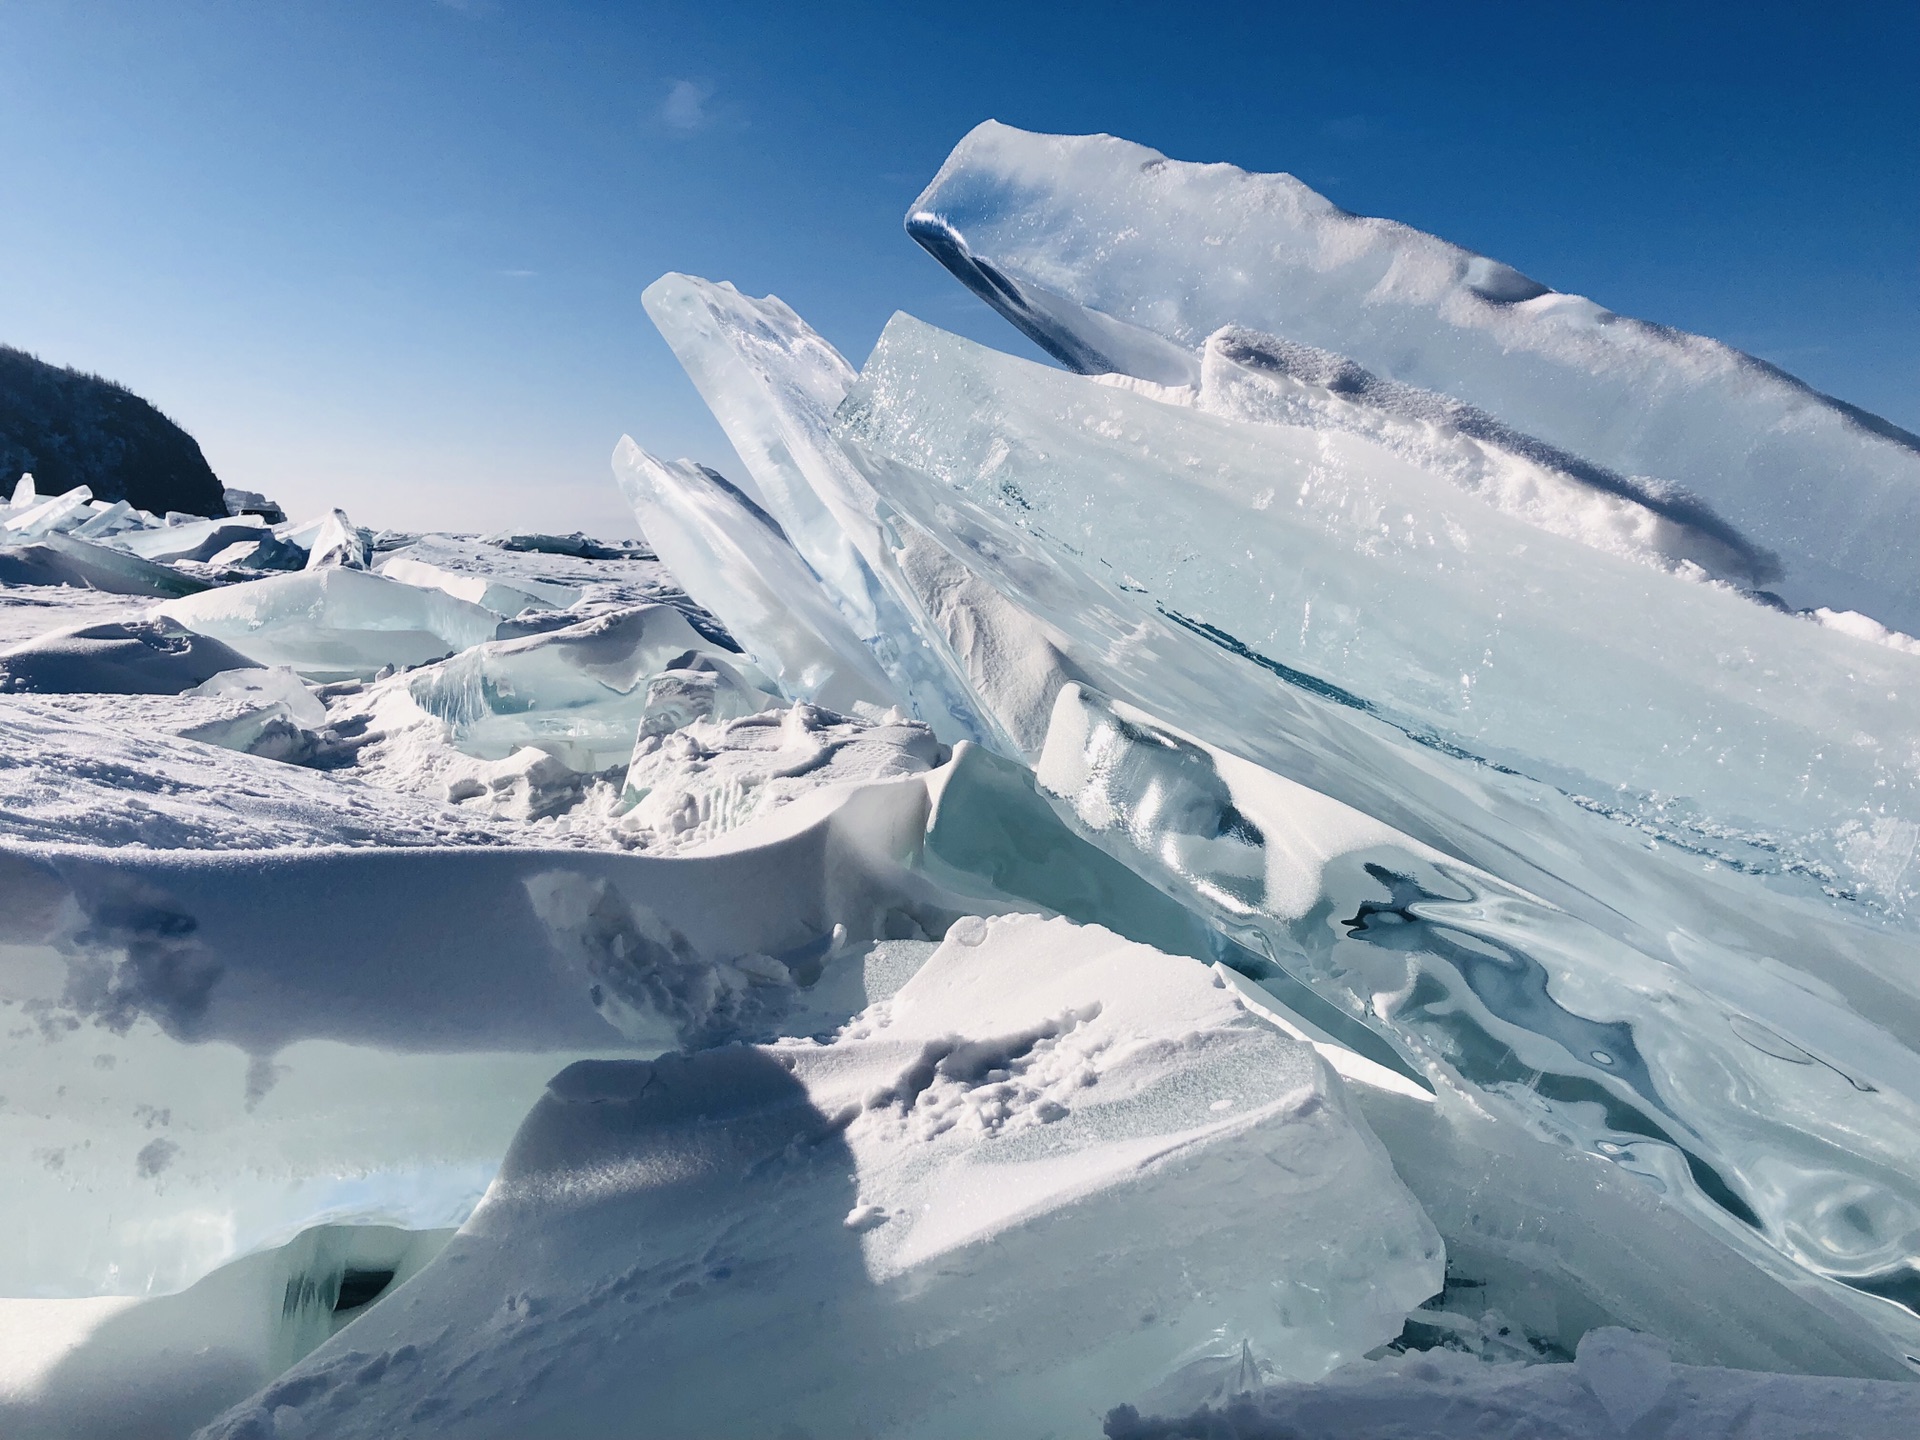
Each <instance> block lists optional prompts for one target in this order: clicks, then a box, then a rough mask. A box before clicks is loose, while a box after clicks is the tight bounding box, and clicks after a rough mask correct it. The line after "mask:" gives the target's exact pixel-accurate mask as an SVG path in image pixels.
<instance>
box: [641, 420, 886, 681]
mask: <svg viewBox="0 0 1920 1440" xmlns="http://www.w3.org/2000/svg"><path fill="white" fill-rule="evenodd" d="M613 475H614V479H615V480H616V481H618V482H619V485H620V493H621V494H623V495H624V496H626V499H627V503H628V504H629V505H631V506H632V507H633V511H634V515H635V516H636V517H637V518H638V519H639V521H640V529H641V532H642V533H643V534H645V535H646V537H647V540H648V541H649V543H651V544H652V545H653V547H654V549H655V551H656V552H657V553H658V554H659V556H660V558H661V559H662V560H663V561H665V562H666V564H667V565H668V566H669V567H670V568H671V569H672V571H673V574H674V576H675V578H676V579H678V580H679V581H680V583H681V584H682V585H684V586H686V588H687V592H688V594H690V595H691V596H692V597H693V598H694V600H695V601H697V602H698V603H699V604H700V605H702V606H704V607H705V608H706V609H708V610H710V611H712V612H713V613H714V614H715V615H717V616H719V617H720V621H721V623H722V624H724V625H725V626H726V627H727V629H728V630H729V631H730V632H731V633H732V634H733V636H734V637H735V638H736V639H737V640H739V641H740V643H741V644H742V645H744V646H746V648H747V652H748V653H749V654H750V655H752V656H753V658H754V661H755V662H756V663H757V664H758V665H759V666H760V668H761V669H762V670H764V671H765V672H766V673H767V674H768V675H770V676H771V677H772V678H773V679H774V680H775V681H777V682H778V683H779V685H780V688H781V690H782V691H783V692H784V693H785V694H787V695H788V696H789V697H791V698H792V699H795V700H811V701H813V702H815V703H817V704H820V705H825V706H827V707H829V708H830V709H835V710H842V711H845V710H851V709H852V708H853V707H854V706H855V705H859V704H869V705H878V706H881V707H883V708H884V707H887V706H891V705H894V704H897V703H898V697H897V695H896V693H895V691H894V688H893V682H892V681H891V680H889V679H888V677H887V674H886V672H885V671H884V670H883V669H881V667H880V663H879V661H878V660H877V659H876V658H875V657H874V652H873V651H872V650H871V649H869V648H868V647H867V645H866V643H865V642H864V641H863V640H862V639H861V638H860V636H859V635H858V634H856V633H855V632H854V631H853V630H852V629H851V628H849V626H848V624H847V622H846V619H845V617H844V616H843V615H842V614H841V613H840V610H839V609H838V607H837V606H836V605H835V604H834V603H833V600H832V597H831V595H830V594H829V593H828V591H827V590H826V588H825V587H824V586H823V585H822V584H821V581H820V578H819V576H818V575H816V574H815V573H814V571H813V568H812V567H811V566H810V565H808V564H807V562H806V560H805V559H803V558H802V557H801V555H800V553H799V551H797V550H795V549H794V547H793V545H792V543H791V542H790V541H789V540H788V539H787V537H786V534H785V532H784V531H782V530H781V528H780V524H779V522H778V521H777V520H775V519H774V518H773V517H772V516H771V515H769V514H767V513H766V511H764V510H762V509H761V508H760V507H759V506H758V505H756V504H754V503H753V501H751V500H750V499H748V498H747V497H746V496H745V495H743V494H742V493H741V492H740V491H739V490H737V489H735V488H734V487H733V486H732V485H730V484H728V483H727V481H726V480H725V479H724V478H722V477H721V476H720V475H718V474H716V473H715V472H713V471H711V470H709V469H707V468H706V467H705V466H703V465H697V464H695V463H694V462H693V461H691V460H660V459H656V458H655V457H654V456H652V455H649V454H648V453H647V452H646V451H645V450H642V449H641V448H640V447H639V446H638V445H636V444H634V443H633V440H632V439H631V438H630V437H628V436H624V435H623V436H621V438H620V444H619V446H618V447H617V448H616V449H615V450H614V452H613Z"/></svg>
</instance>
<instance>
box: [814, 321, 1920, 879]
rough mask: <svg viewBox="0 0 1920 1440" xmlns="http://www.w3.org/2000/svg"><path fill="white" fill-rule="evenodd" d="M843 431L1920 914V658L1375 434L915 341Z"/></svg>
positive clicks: (1168, 585) (845, 419)
mask: <svg viewBox="0 0 1920 1440" xmlns="http://www.w3.org/2000/svg"><path fill="white" fill-rule="evenodd" d="M836 427H837V429H836V433H838V434H840V435H841V436H842V437H843V438H844V440H845V441H846V442H847V443H848V444H850V445H853V446H856V447H857V448H858V449H859V451H860V452H861V453H862V454H865V455H868V456H872V457H877V458H879V459H882V460H886V461H891V462H896V463H898V464H900V465H903V466H906V467H909V468H912V469H915V470H917V471H919V472H922V473H924V474H927V475H932V476H938V477H939V479H940V480H941V481H944V482H945V484H946V485H947V486H948V487H950V490H951V491H952V493H954V494H956V495H960V496H964V497H967V498H968V499H970V500H971V501H973V502H974V504H975V505H976V506H979V507H983V508H991V509H996V510H998V511H1000V512H1001V513H1002V514H1004V515H1006V516H1007V517H1009V518H1010V519H1013V520H1015V521H1016V522H1017V523H1019V524H1021V525H1023V526H1026V527H1028V528H1030V529H1031V530H1033V531H1034V533H1035V534H1036V535H1038V536H1040V537H1042V538H1043V539H1044V540H1045V541H1046V543H1048V544H1049V545H1050V546H1054V547H1064V548H1066V549H1068V550H1070V551H1071V552H1073V553H1076V554H1079V555H1083V556H1085V557H1086V558H1087V560H1088V561H1090V562H1092V563H1095V564H1098V565H1100V566H1102V567H1108V568H1110V570H1111V573H1113V574H1115V575H1116V576H1119V577H1121V578H1122V579H1123V582H1124V583H1125V584H1126V585H1127V586H1130V587H1133V588H1135V589H1137V590H1139V591H1141V592H1142V593H1144V594H1145V595H1146V596H1148V597H1150V598H1151V600H1152V602H1153V603H1154V604H1156V605H1157V606H1158V607H1160V609H1161V610H1162V611H1163V612H1164V613H1165V614H1167V615H1169V616H1172V617H1174V618H1176V619H1177V620H1178V621H1179V622H1180V623H1182V624H1185V625H1188V626H1190V627H1192V628H1193V629H1194V630H1196V631H1197V632H1198V633H1201V634H1204V635H1207V636H1209V637H1211V638H1213V639H1214V640H1215V641H1216V642H1217V643H1220V644H1222V645H1226V646H1228V647H1233V646H1239V647H1241V648H1243V649H1244V650H1246V651H1248V652H1249V653H1251V654H1253V655H1256V656H1259V657H1264V659H1265V661H1266V662H1268V663H1271V664H1274V665H1277V666H1279V667H1281V668H1282V669H1284V670H1286V671H1288V672H1289V673H1297V674H1303V675H1305V676H1309V677H1313V678H1314V679H1316V680H1317V681H1318V682H1319V683H1321V684H1322V685H1323V686H1329V687H1333V688H1335V689H1337V690H1339V691H1340V692H1342V693H1344V694H1346V695H1348V696H1350V697H1361V698H1362V699H1363V700H1364V702H1365V703H1366V704H1367V705H1368V706H1369V707H1371V708H1372V709H1374V710H1375V711H1376V712H1377V713H1379V714H1380V715H1382V716H1383V717H1385V718H1387V719H1389V720H1391V721H1393V722H1394V723H1397V724H1399V725H1400V726H1401V727H1402V728H1403V729H1405V730H1406V731H1407V732H1408V733H1409V734H1412V735H1414V736H1417V737H1419V738H1421V739H1423V740H1426V741H1430V742H1432V743H1435V744H1439V745H1442V746H1456V747H1459V748H1461V749H1464V750H1465V751H1467V752H1469V753H1471V754H1473V755H1475V756H1477V757H1479V758H1481V759H1483V760H1485V761H1489V762H1492V763H1494V764H1497V765H1501V766H1505V767H1508V768H1511V769H1513V770H1516V771H1518V772H1520V773H1522V774H1525V775H1528V776H1530V777H1532V778H1534V779H1536V780H1542V781H1546V782H1548V783H1550V784H1552V785H1555V786H1557V787H1559V788H1560V789H1562V790H1564V791H1566V792H1567V793H1569V794H1572V795H1578V796H1584V797H1588V800H1589V803H1593V804H1596V805H1604V806H1606V807H1608V808H1610V809H1613V810H1616V811H1618V812H1622V813H1624V814H1625V815H1627V816H1630V817H1632V818H1634V819H1636V820H1638V821H1643V822H1651V823H1657V824H1660V825H1662V826H1664V827H1668V828H1670V829H1672V830H1673V831H1675V832H1677V833H1678V834H1680V835H1682V836H1693V837H1697V839H1698V840H1699V841H1700V842H1702V843H1712V844H1719V845H1724V844H1725V843H1726V842H1727V841H1729V840H1733V841H1735V842H1736V843H1743V844H1744V847H1745V848H1746V849H1750V850H1752V851H1754V852H1755V853H1756V856H1757V859H1758V863H1760V864H1763V865H1768V864H1771V865H1772V866H1773V867H1774V868H1782V867H1786V868H1800V869H1803V870H1811V871H1812V873H1815V874H1818V875H1821V876H1824V877H1830V879H1829V883H1830V884H1834V885H1837V886H1839V887H1841V888H1844V889H1846V890H1848V891H1850V892H1856V893H1859V894H1861V895H1864V896H1867V897H1870V898H1871V899H1872V901H1873V902H1875V903H1876V904H1879V905H1881V906H1884V907H1885V908H1886V909H1887V910H1888V911H1890V912H1892V913H1895V914H1906V913H1908V912H1909V911H1912V910H1913V909H1914V907H1915V901H1916V900H1917V899H1920V865H1915V864H1914V857H1913V853H1912V837H1913V836H1915V835H1916V834H1920V723H1916V720H1915V711H1914V708H1913V703H1912V701H1913V697H1914V695H1915V694H1916V693H1920V656H1915V655H1912V654H1908V653H1904V652H1902V651H1900V650H1897V649H1894V648H1891V647H1888V646H1885V645H1876V644H1873V643H1871V642H1870V641H1858V640H1854V639H1853V638H1851V637H1848V636H1845V635H1843V634H1839V633H1836V632H1835V631H1833V630H1830V629H1824V628H1822V627H1820V626H1817V625H1813V624H1810V623H1808V622H1807V621H1805V620H1803V619H1800V618H1797V617H1794V616H1791V615H1786V614H1782V613H1780V612H1778V611H1777V610H1773V609H1771V608H1768V607H1766V606H1764V605H1762V604H1758V603H1755V602H1754V601H1752V600H1749V599H1745V598H1742V597H1741V596H1739V595H1737V594H1735V593H1732V592H1731V591H1729V590H1728V589H1726V588H1725V587H1719V586H1713V585H1706V584H1700V583H1694V582H1692V581H1689V580H1687V579H1684V578H1681V577H1679V576H1675V575H1669V574H1662V573H1660V572H1659V571H1658V570H1656V569H1652V568H1649V567H1647V566H1644V565H1640V564H1635V563H1633V562H1632V561H1631V560H1629V559H1627V558H1625V557H1623V556H1620V555H1616V554H1609V553H1606V552H1604V551H1601V550H1596V549H1593V548H1591V547H1589V546H1587V545H1584V544H1581V543H1577V542H1575V541H1570V540H1567V539H1564V538H1562V537H1559V536H1556V535H1553V534H1549V533H1545V532H1543V531H1542V530H1540V529H1539V528H1537V527H1535V526H1534V525H1532V524H1530V523H1528V522H1526V521H1525V520H1523V519H1521V518H1519V517H1516V516H1513V515H1510V514H1508V513H1505V512H1503V511H1501V510H1498V509H1495V508H1493V507H1491V506H1489V505H1487V504H1485V503H1483V502H1482V501H1481V500H1480V499H1479V498H1477V497H1475V496H1474V495H1472V494H1469V493H1465V492H1463V491H1462V490H1461V489H1460V488H1458V487H1457V486H1456V485H1455V484H1454V483H1453V481H1452V480H1451V479H1450V478H1448V477H1446V476H1445V475H1443V474H1441V473H1437V472H1436V471H1435V470H1433V469H1428V468H1424V467H1422V466H1418V465H1415V464H1413V463H1410V462H1409V460H1408V459H1406V458H1404V457H1403V456H1402V455H1401V454H1398V453H1396V452H1395V451H1393V450H1391V449H1389V448H1387V447H1385V446H1382V445H1380V444H1378V443H1376V442H1375V441H1374V440H1372V439H1370V438H1368V437H1366V436H1364V435H1360V434H1356V433H1353V432H1352V431H1337V430H1327V429H1321V428H1307V427H1303V426H1297V425H1250V424H1246V423H1240V422H1235V421H1232V420H1227V419H1222V418H1219V417H1216V416H1213V415H1209V414H1204V413H1200V412H1197V411H1195V410H1193V409H1189V408H1182V407H1178V406H1172V405H1166V404H1162V403H1160V402H1158V401H1155V400H1153V399H1151V398H1149V397H1147V396H1143V395H1140V394H1135V393H1129V392H1128V391H1126V390H1123V389H1120V388H1117V387H1114V386H1110V385H1101V384H1096V383H1094V382H1093V381H1090V380H1087V379H1084V378H1081V377H1078V376H1073V375H1069V374H1065V373H1062V372H1060V371H1057V370H1052V369H1049V368H1047V367H1044V366H1040V365H1036V364H1033V363H1031V362H1028V361H1024V360H1018V359H1015V358H1013V357H1010V356H1006V355H1003V354H1000V353H998V352H996V351H992V350H988V349H985V348H984V347H981V346H978V345H975V344H973V343H971V342H969V341H966V340H962V339H960V338H958V337H956V336H952V335H948V334H945V333H943V332H940V331H937V330H934V329H932V328H931V327H929V326H926V325H923V324H921V323H920V322H918V321H915V320H913V319H911V318H909V317H906V316H896V317H895V319H894V320H893V321H892V322H891V323H890V324H889V326H888V328H887V331H886V333H885V334H884V335H883V336H882V339H881V342H880V344H879V346H878V347H877V348H876V349H875V352H874V355H873V357H872V358H871V359H870V360H869V362H868V365H867V368H866V370H865V371H864V372H863V374H862V376H861V379H860V381H859V383H858V384H857V385H856V386H855V387H854V389H853V390H852V392H851V393H850V394H849V396H848V399H847V402H846V404H845V405H844V406H843V407H842V409H841V411H840V412H839V416H838V418H837V421H836ZM1048 618H1049V619H1054V620H1056V622H1057V615H1055V614H1054V613H1053V612H1048ZM1836 735H1846V736H1848V737H1850V738H1849V742H1848V743H1847V744H1845V745H1836V744H1835V743H1834V742H1833V737H1834V736H1836ZM1903 846H1904V847H1905V848H1904V850H1903V848H1902V847H1903Z"/></svg>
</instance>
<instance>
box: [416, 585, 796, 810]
mask: <svg viewBox="0 0 1920 1440" xmlns="http://www.w3.org/2000/svg"><path fill="white" fill-rule="evenodd" d="M428 593H433V592H428ZM696 676H697V677H702V678H703V679H704V681H705V683H704V684H702V683H701V680H700V679H696V678H695V677H696ZM405 684H406V688H407V691H408V693H409V694H410V695H411V696H412V697H413V700H414V703H416V704H417V705H419V706H420V708H421V709H422V710H424V711H426V712H427V713H428V714H430V715H434V716H437V717H438V718H439V719H441V720H443V721H444V722H446V725H447V727H448V734H449V737H450V738H451V740H452V742H453V743H454V744H455V745H456V746H458V747H459V748H461V749H462V750H465V751H466V752H468V753H469V754H472V755H477V756H481V757H484V758H488V759H501V758H504V757H505V756H507V755H510V754H511V753H512V752H513V751H515V750H517V749H519V748H520V747H522V746H532V747H534V748H536V749H541V750H545V751H547V752H548V753H550V754H552V755H553V756H554V757H555V758H556V759H558V760H560V761H561V762H562V763H563V764H565V765H566V766H567V767H568V768H569V769H571V770H573V771H575V772H577V773H580V774H591V773H595V772H598V771H601V770H606V769H609V768H611V767H613V766H616V765H624V764H625V763H626V762H627V761H628V759H630V758H631V756H632V754H633V746H634V740H635V738H636V736H637V735H638V734H639V733H640V732H641V729H642V727H643V726H646V725H648V724H649V723H651V724H652V725H653V727H654V728H655V729H658V730H660V731H665V730H669V729H673V728H677V726H678V725H681V724H684V723H686V721H688V720H690V719H694V718H697V717H698V716H700V715H703V714H704V715H710V716H714V717H716V718H720V719H731V718H733V717H735V716H739V715H746V714H751V713H753V712H754V711H756V710H760V709H764V708H765V707H766V706H767V705H769V704H772V703H773V701H774V699H775V697H774V695H773V694H772V691H771V686H770V684H769V683H768V682H767V681H766V679H765V677H764V676H760V675H758V674H757V673H756V672H755V671H754V668H753V666H751V665H750V664H748V663H747V662H746V660H745V659H744V658H743V657H741V656H739V655H737V654H732V653H729V652H726V651H723V650H721V649H720V647H718V646H717V645H715V644H714V643H713V642H712V641H710V640H708V639H707V638H706V637H705V636H703V635H701V634H700V633H699V632H698V631H696V630H695V629H694V628H693V627H692V626H691V625H689V624H688V623H687V620H686V617H685V616H684V615H682V614H681V613H680V611H678V610H676V609H674V608H673V607H672V606H668V605H641V606H636V607H633V608H630V609H626V610H619V611H614V612H612V613H610V614H606V615H601V616H597V617H595V618H593V619H590V620H583V621H580V622H579V623H578V624H575V625H569V626H567V627H566V628H564V629H560V630H553V631H549V632H547V633H546V634H542V635H532V636H527V637H525V638H522V639H519V640H498V641H492V642H489V643H487V644H484V645H476V646H474V647H473V648H471V649H469V650H465V651H463V652H462V653H461V654H459V655H456V656H454V657H453V658H451V659H449V660H445V661H443V662H441V663H440V664H437V665H434V666H431V667H429V668H427V669H424V670H422V671H420V672H419V673H418V674H415V675H412V676H410V677H408V679H407V680H406V682H405Z"/></svg>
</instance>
